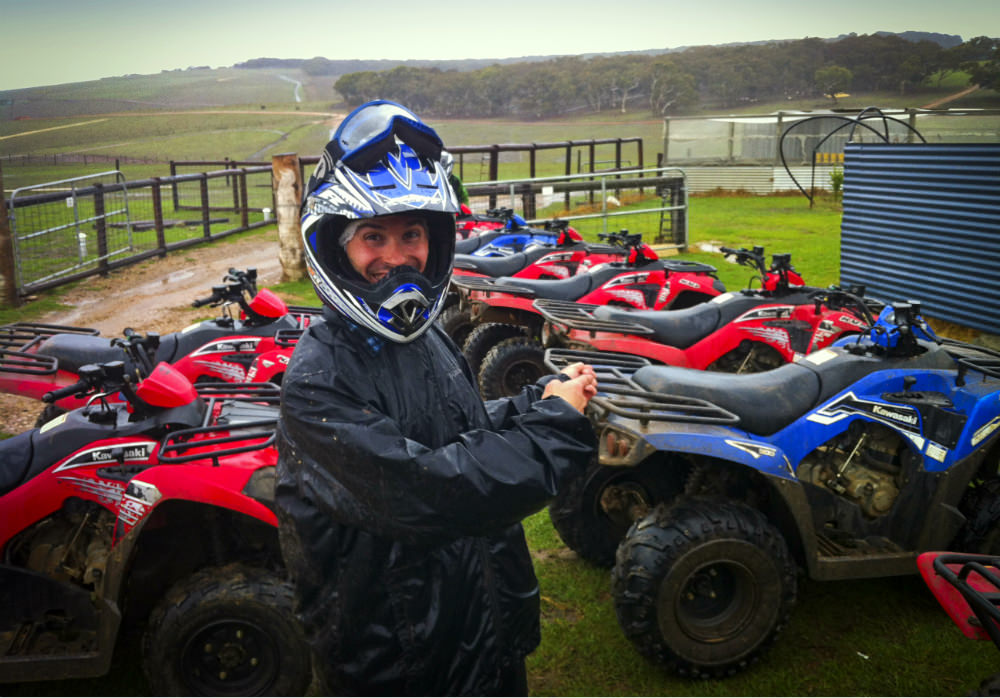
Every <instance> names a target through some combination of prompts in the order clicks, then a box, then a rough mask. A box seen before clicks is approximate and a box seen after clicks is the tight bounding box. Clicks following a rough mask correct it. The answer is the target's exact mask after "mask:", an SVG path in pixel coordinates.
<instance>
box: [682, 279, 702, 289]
mask: <svg viewBox="0 0 1000 698" xmlns="http://www.w3.org/2000/svg"><path fill="white" fill-rule="evenodd" d="M677 282H678V283H681V284H684V285H685V286H690V287H691V288H701V284H699V283H697V282H695V281H691V279H686V278H684V277H683V276H682V277H681V278H679V279H677Z"/></svg>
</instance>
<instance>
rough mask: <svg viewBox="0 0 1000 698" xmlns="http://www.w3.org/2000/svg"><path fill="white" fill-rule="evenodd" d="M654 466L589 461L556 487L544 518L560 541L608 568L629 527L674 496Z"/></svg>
mask: <svg viewBox="0 0 1000 698" xmlns="http://www.w3.org/2000/svg"><path fill="white" fill-rule="evenodd" d="M678 490H679V487H678V486H676V485H673V484H671V483H670V482H669V481H668V479H667V478H666V477H664V474H663V472H662V468H661V467H657V465H656V464H652V463H642V464H640V465H638V466H636V467H633V468H620V467H608V466H602V465H601V464H600V463H598V462H597V461H596V460H595V461H592V462H591V464H590V466H589V467H588V468H587V470H586V472H583V473H581V474H580V475H579V476H578V477H575V478H573V479H572V480H570V481H568V482H567V483H565V484H564V485H563V487H561V488H560V489H559V493H558V494H557V495H556V498H555V499H554V500H553V501H552V503H551V504H550V505H549V519H551V521H552V525H553V527H555V529H556V533H558V534H559V537H560V538H561V539H562V541H563V542H564V543H565V544H566V545H567V546H569V548H570V549H571V550H573V551H574V552H575V553H576V554H577V555H579V556H580V557H582V558H583V559H584V560H586V561H587V562H590V563H592V564H594V565H597V566H598V567H611V566H612V565H613V564H614V563H615V551H616V550H617V549H618V544H619V543H621V541H622V539H623V538H625V534H626V533H627V532H628V530H629V528H630V527H631V526H632V524H633V523H634V522H635V521H637V520H639V519H642V518H643V517H645V516H646V515H647V514H648V513H649V512H650V511H651V510H652V509H653V507H655V506H656V505H657V504H660V503H663V502H668V501H670V500H671V499H673V498H674V497H675V496H676V495H677V493H678Z"/></svg>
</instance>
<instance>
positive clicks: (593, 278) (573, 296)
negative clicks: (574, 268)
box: [496, 264, 623, 301]
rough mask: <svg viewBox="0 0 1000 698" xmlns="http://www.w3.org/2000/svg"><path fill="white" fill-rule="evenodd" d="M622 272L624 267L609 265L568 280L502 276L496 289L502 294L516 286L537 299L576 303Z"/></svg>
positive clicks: (497, 281)
mask: <svg viewBox="0 0 1000 698" xmlns="http://www.w3.org/2000/svg"><path fill="white" fill-rule="evenodd" d="M622 272H623V268H622V267H615V266H611V265H610V264H609V265H607V266H603V267H601V268H600V269H597V270H595V271H592V272H587V273H586V274H577V275H576V276H571V277H570V278H568V279H518V278H514V277H511V276H502V277H500V278H498V279H497V280H496V287H497V291H501V292H502V291H503V290H504V288H503V287H504V286H508V285H509V286H516V287H520V288H523V289H528V290H530V291H531V292H532V295H534V297H535V298H551V299H552V300H558V301H575V300H577V299H578V298H582V297H583V296H585V295H587V294H588V293H590V292H591V291H593V290H594V289H596V288H597V287H599V286H600V285H601V284H604V283H606V282H608V281H610V280H611V279H613V278H614V277H616V276H618V275H619V274H621V273H622ZM513 293H517V291H516V290H515V291H513Z"/></svg>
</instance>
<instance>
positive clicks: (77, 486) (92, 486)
mask: <svg viewBox="0 0 1000 698" xmlns="http://www.w3.org/2000/svg"><path fill="white" fill-rule="evenodd" d="M56 479H57V480H58V481H59V482H60V483H62V484H64V485H66V486H67V487H72V488H73V489H74V490H76V491H77V492H80V493H82V494H89V495H92V496H94V497H96V498H97V499H98V501H101V502H104V503H105V504H116V503H118V501H119V500H120V499H121V498H122V494H123V493H124V492H125V485H123V484H122V483H120V482H115V481H113V480H101V479H99V478H89V477H74V476H72V475H63V476H61V477H57V478H56Z"/></svg>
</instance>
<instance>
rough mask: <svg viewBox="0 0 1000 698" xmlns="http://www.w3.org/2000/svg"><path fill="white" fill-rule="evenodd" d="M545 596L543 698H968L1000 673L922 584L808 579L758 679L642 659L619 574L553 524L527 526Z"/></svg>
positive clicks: (985, 646) (990, 649)
mask: <svg viewBox="0 0 1000 698" xmlns="http://www.w3.org/2000/svg"><path fill="white" fill-rule="evenodd" d="M525 530H526V532H527V536H528V542H529V546H530V547H531V549H532V551H533V553H534V556H535V569H536V572H537V573H538V576H539V583H540V585H541V590H542V644H541V646H540V647H539V649H538V650H537V651H536V652H535V653H534V654H533V655H532V656H531V657H529V660H528V668H529V677H530V685H531V691H532V693H533V694H535V695H553V696H573V695H588V696H601V695H609V696H617V695H623V696H625V695H660V696H664V695H688V696H718V695H743V696H746V695H754V696H768V695H770V696H805V695H818V696H844V695H849V696H854V695H886V696H889V695H896V696H904V695H926V696H934V695H964V694H967V693H968V692H969V691H970V690H972V689H973V688H975V687H976V685H978V683H979V681H980V680H981V679H983V678H986V677H987V676H988V675H991V674H993V673H994V672H995V671H996V670H997V650H996V648H995V647H994V646H993V645H992V643H989V642H979V643H976V642H973V641H971V640H968V639H966V638H965V637H964V636H963V635H962V634H961V632H960V631H959V630H958V629H957V628H956V627H955V626H954V625H953V624H952V622H951V620H950V619H949V618H948V616H947V615H946V614H945V613H944V611H942V610H941V607H940V606H939V605H938V603H937V601H935V600H934V598H933V596H932V595H931V593H930V592H929V591H928V590H927V588H926V587H925V586H924V585H923V583H922V582H921V581H920V579H919V578H917V577H903V578H886V579H874V580H859V581H847V582H812V581H809V580H806V579H802V578H800V582H799V600H798V605H797V606H796V608H795V610H794V612H793V614H792V618H791V622H790V623H789V625H788V627H787V628H786V629H785V630H784V631H783V633H782V634H780V635H779V636H778V639H777V640H776V642H775V644H774V645H773V647H772V648H771V649H770V651H769V652H767V653H766V654H765V655H764V656H763V657H762V659H761V661H760V662H759V663H758V664H757V665H756V666H754V667H752V668H751V669H750V670H749V671H746V672H744V673H742V674H738V675H736V676H734V677H731V678H728V679H722V680H688V679H682V678H679V677H677V676H675V675H672V674H670V673H669V672H667V671H666V670H665V669H664V667H662V666H660V665H659V664H657V663H655V662H654V661H652V660H648V659H646V658H644V657H642V656H641V655H639V654H638V653H637V652H636V651H635V649H634V648H633V647H632V646H631V644H630V643H629V641H628V640H627V639H626V638H625V637H624V635H623V634H622V632H621V630H620V629H619V627H618V623H617V620H616V619H615V616H614V610H613V602H612V598H611V593H610V589H611V583H610V573H609V571H608V570H605V569H600V568H597V567H594V566H593V565H591V564H589V563H586V562H583V561H581V560H580V559H579V558H577V557H576V556H575V555H574V554H572V553H568V552H567V551H566V550H565V548H564V547H563V546H562V544H561V542H559V540H558V536H557V535H556V534H555V532H554V530H553V528H552V525H551V523H550V522H549V519H548V515H547V514H546V513H545V512H541V513H539V514H536V515H534V516H532V517H531V518H529V519H528V520H527V521H526V522H525Z"/></svg>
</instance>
